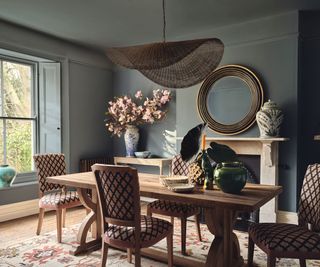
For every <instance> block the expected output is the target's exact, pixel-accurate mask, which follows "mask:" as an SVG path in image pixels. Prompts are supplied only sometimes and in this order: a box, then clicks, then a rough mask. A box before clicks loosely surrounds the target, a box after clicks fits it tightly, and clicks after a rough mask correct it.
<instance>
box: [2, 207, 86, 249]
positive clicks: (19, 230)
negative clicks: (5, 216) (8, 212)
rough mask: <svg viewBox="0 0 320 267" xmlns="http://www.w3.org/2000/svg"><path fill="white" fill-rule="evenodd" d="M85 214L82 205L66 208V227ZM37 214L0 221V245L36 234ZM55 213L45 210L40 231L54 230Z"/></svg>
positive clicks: (79, 219)
mask: <svg viewBox="0 0 320 267" xmlns="http://www.w3.org/2000/svg"><path fill="white" fill-rule="evenodd" d="M85 216H86V210H85V208H83V207H76V208H72V209H68V210H67V215H66V227H68V226H70V225H73V224H77V223H80V222H81V221H82V220H83V218H84V217H85ZM37 223H38V215H31V216H28V217H24V218H20V219H15V220H11V221H6V222H1V223H0V246H1V243H2V244H3V243H6V244H9V243H11V242H17V241H18V240H21V239H28V238H31V237H34V236H35V235H36V229H37ZM56 229H57V226H56V213H55V211H48V212H46V214H45V216H44V220H43V225H42V230H41V233H46V232H51V231H55V230H56Z"/></svg>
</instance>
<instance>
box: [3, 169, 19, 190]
mask: <svg viewBox="0 0 320 267" xmlns="http://www.w3.org/2000/svg"><path fill="white" fill-rule="evenodd" d="M15 176H16V170H15V169H14V168H12V167H10V166H9V165H7V164H3V165H0V188H3V187H8V186H10V185H11V183H12V182H13V179H14V178H15Z"/></svg>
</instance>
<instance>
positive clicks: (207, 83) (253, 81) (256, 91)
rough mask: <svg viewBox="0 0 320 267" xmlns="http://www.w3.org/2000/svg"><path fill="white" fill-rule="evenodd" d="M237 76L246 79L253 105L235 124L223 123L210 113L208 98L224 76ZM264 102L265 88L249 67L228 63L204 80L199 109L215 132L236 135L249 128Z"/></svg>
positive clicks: (202, 116) (199, 98) (199, 96)
mask: <svg viewBox="0 0 320 267" xmlns="http://www.w3.org/2000/svg"><path fill="white" fill-rule="evenodd" d="M229 76H232V77H237V78H240V79H241V80H242V81H244V82H245V83H246V84H247V86H248V88H249V90H250V93H251V106H250V110H249V111H248V113H247V114H246V115H245V116H244V117H243V118H242V119H241V120H239V121H237V122H235V123H233V124H223V123H221V122H218V121H217V120H215V119H214V118H213V117H212V116H211V115H210V113H209V110H208V107H207V99H208V94H209V92H210V90H212V86H213V85H214V83H216V82H217V81H218V80H219V79H221V78H224V77H229ZM262 104H263V88H262V85H261V83H260V81H259V79H258V77H257V76H256V75H255V74H254V73H253V72H252V71H251V70H249V69H248V68H246V67H244V66H241V65H226V66H222V67H220V68H218V69H216V70H215V71H213V72H211V73H210V74H209V75H208V76H207V78H206V79H205V80H204V82H203V84H202V85H201V88H200V90H199V93H198V100H197V105H198V111H199V114H200V117H201V118H202V120H203V121H204V122H206V123H207V124H208V127H209V128H211V129H212V130H213V131H214V132H216V133H219V134H223V135H235V134H239V133H241V132H243V131H245V130H247V129H249V128H250V127H251V126H252V125H253V124H254V123H255V121H256V113H257V112H258V111H259V110H260V109H261V107H262Z"/></svg>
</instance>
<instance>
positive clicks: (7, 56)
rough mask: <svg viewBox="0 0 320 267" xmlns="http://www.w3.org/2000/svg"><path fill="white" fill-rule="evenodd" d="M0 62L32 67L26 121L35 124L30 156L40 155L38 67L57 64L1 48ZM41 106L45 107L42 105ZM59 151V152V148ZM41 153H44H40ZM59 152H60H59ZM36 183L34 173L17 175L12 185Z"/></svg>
mask: <svg viewBox="0 0 320 267" xmlns="http://www.w3.org/2000/svg"><path fill="white" fill-rule="evenodd" d="M0 60H1V61H2V60H4V61H10V62H14V63H17V64H25V65H29V66H31V67H32V87H33V89H32V100H31V101H32V113H33V116H32V117H31V118H27V119H28V120H33V121H34V122H35V123H33V131H34V134H33V136H32V138H33V147H32V154H36V153H40V150H42V149H41V144H40V142H41V139H42V138H41V137H40V131H41V121H40V117H41V114H40V101H42V99H41V100H40V99H39V98H40V92H39V90H40V87H39V82H40V79H39V65H40V64H41V63H44V62H48V63H58V62H55V61H52V60H49V59H43V58H37V57H34V56H29V55H27V54H22V53H18V52H13V51H10V50H4V49H1V48H0ZM59 64H60V63H59ZM60 75H61V74H60V73H59V79H60ZM2 88H3V87H2ZM60 91H61V84H59V92H60ZM59 94H60V93H59ZM60 98H61V96H60ZM60 100H61V99H60ZM60 100H59V101H60ZM42 106H46V105H45V104H42ZM57 108H59V110H61V106H59V107H57ZM59 114H60V113H59ZM5 118H8V119H11V118H12V117H2V116H0V120H2V119H5ZM14 119H17V118H14ZM19 119H21V118H19ZM59 120H60V122H61V118H59ZM60 122H59V123H60ZM58 126H59V127H58V128H59V129H60V127H61V125H60V124H59V125H58ZM0 134H1V135H2V134H3V133H0ZM60 139H61V133H60ZM59 149H60V150H61V147H60V148H59ZM41 152H42V153H45V152H46V151H41ZM48 152H53V151H48ZM54 152H57V151H54ZM59 152H61V151H59ZM0 153H3V151H0ZM4 156H5V155H4ZM36 181H37V177H36V172H35V171H31V172H25V173H18V174H17V176H16V178H15V180H14V182H13V185H18V184H22V183H29V182H36Z"/></svg>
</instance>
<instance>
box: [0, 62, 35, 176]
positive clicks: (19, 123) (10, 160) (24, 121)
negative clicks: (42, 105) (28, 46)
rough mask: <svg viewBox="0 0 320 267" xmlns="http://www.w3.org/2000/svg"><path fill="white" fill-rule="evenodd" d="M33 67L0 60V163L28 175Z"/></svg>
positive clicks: (32, 130)
mask: <svg viewBox="0 0 320 267" xmlns="http://www.w3.org/2000/svg"><path fill="white" fill-rule="evenodd" d="M34 77H35V65H34V64H26V63H21V62H15V61H11V60H5V59H0V81H1V83H0V118H1V120H0V133H1V136H0V161H1V162H3V163H4V164H9V165H11V166H13V167H14V168H15V169H16V171H17V172H18V173H25V172H31V171H32V168H33V164H32V155H33V153H34V151H36V144H37V135H36V133H37V113H36V110H37V109H36V106H35V103H36V101H35V95H36V90H35V83H34V80H35V79H34Z"/></svg>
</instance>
